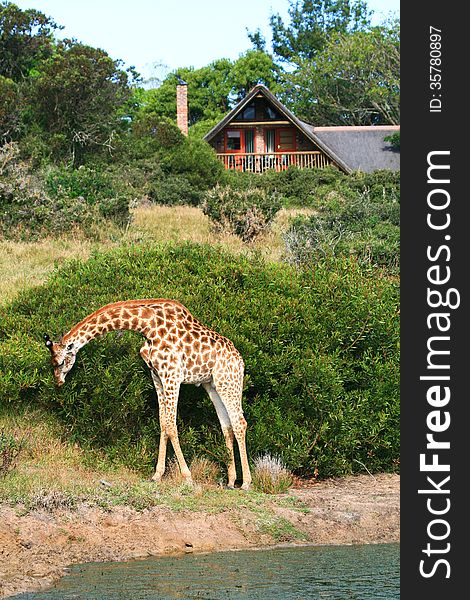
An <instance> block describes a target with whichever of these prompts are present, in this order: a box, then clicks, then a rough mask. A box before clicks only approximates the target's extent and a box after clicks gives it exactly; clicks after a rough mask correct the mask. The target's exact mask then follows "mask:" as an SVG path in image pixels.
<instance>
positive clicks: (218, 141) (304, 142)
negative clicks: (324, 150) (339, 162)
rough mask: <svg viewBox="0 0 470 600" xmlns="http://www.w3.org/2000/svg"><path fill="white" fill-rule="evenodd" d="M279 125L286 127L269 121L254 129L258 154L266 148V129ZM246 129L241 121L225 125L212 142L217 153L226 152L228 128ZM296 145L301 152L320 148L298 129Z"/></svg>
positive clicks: (246, 126)
mask: <svg viewBox="0 0 470 600" xmlns="http://www.w3.org/2000/svg"><path fill="white" fill-rule="evenodd" d="M277 127H282V128H283V129H286V125H282V126H280V125H270V124H269V122H267V123H266V125H255V126H254V127H253V129H254V130H255V152H257V153H258V154H263V153H264V152H265V151H266V150H265V134H264V131H265V129H276V128H277ZM242 128H243V129H245V128H248V125H240V123H237V122H235V121H234V122H232V123H231V124H230V125H228V126H227V127H225V129H223V130H222V131H220V132H219V133H218V134H217V135H216V136H215V137H214V138H213V139H212V140H211V142H210V144H211V146H212V147H213V148H214V150H215V151H216V152H217V154H223V153H224V152H225V131H226V130H227V129H242ZM296 146H297V151H299V152H309V151H311V150H318V148H317V147H316V146H315V145H314V144H313V142H311V141H310V140H309V139H308V138H306V137H305V136H304V135H303V134H302V133H301V132H300V131H297V134H296Z"/></svg>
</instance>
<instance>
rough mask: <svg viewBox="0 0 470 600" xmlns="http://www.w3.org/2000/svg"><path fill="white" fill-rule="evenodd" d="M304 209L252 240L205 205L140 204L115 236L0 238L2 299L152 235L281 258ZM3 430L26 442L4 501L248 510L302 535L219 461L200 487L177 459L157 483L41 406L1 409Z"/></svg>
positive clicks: (31, 505)
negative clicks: (73, 438)
mask: <svg viewBox="0 0 470 600" xmlns="http://www.w3.org/2000/svg"><path fill="white" fill-rule="evenodd" d="M299 212H305V211H293V210H282V211H280V212H279V213H278V215H277V218H276V221H275V222H274V225H273V227H272V229H271V231H269V232H266V233H265V234H263V235H262V236H260V237H259V238H258V239H257V240H256V242H254V243H253V244H249V245H247V244H243V243H242V241H241V240H240V239H238V238H237V237H236V236H233V235H230V234H224V233H215V232H214V231H213V230H212V228H211V225H210V221H209V219H208V217H206V216H205V215H204V214H203V213H202V211H201V210H200V209H198V208H193V207H181V206H176V207H165V206H141V207H139V208H137V209H135V210H134V213H133V221H132V224H131V226H130V227H129V228H128V230H127V231H125V232H122V233H121V234H120V235H119V236H117V235H116V234H115V231H113V232H112V234H111V235H110V236H109V237H106V235H105V234H104V233H103V238H102V239H98V240H95V241H93V240H90V239H87V238H85V237H84V236H81V235H79V234H75V235H73V236H70V237H63V238H58V239H54V238H48V239H44V240H41V241H39V242H34V243H28V242H13V241H6V240H0V303H3V304H8V303H9V302H10V301H11V300H13V298H14V297H15V296H16V295H17V294H18V293H19V292H21V291H22V290H25V289H27V288H30V287H33V286H36V285H39V284H41V283H43V282H44V280H45V279H46V278H47V277H48V275H49V274H50V273H51V272H52V271H53V270H54V269H55V268H56V267H58V266H60V265H61V264H62V263H63V262H65V261H67V260H70V259H76V258H79V259H86V258H87V257H89V256H90V254H91V253H92V252H93V251H106V250H107V249H109V248H110V247H112V246H118V245H127V244H137V245H138V244H145V243H146V242H148V241H149V240H152V241H155V240H158V241H160V242H162V243H165V242H172V241H176V240H178V241H185V240H189V241H192V242H200V243H209V244H217V245H221V246H223V247H225V248H226V249H228V250H230V251H231V252H233V253H251V252H256V253H261V254H263V255H264V256H265V257H266V258H268V259H270V260H280V259H281V258H282V255H283V251H284V250H283V249H284V245H283V242H282V236H281V234H282V232H283V231H285V230H286V228H287V226H288V221H289V218H290V217H291V216H293V215H294V214H298V213H299ZM0 400H1V399H0ZM0 431H4V432H5V433H6V434H7V435H9V436H11V437H13V438H14V439H16V440H22V445H21V451H20V453H19V455H18V456H17V458H16V467H15V468H14V469H12V470H11V471H10V472H9V473H8V474H6V476H5V477H3V478H2V479H1V481H0V483H1V485H0V502H3V503H7V504H11V505H16V506H22V507H23V510H25V511H28V510H33V509H43V510H51V511H52V510H55V509H57V508H66V509H74V507H76V506H77V505H78V503H80V502H86V503H87V504H91V505H95V506H100V507H102V508H104V509H110V508H112V507H113V506H121V505H125V506H131V507H133V508H135V509H136V510H143V509H145V508H151V507H153V506H164V507H167V508H170V509H171V510H173V511H181V510H198V511H205V512H220V511H227V510H228V511H235V512H236V511H237V510H248V511H254V512H255V513H256V515H257V516H256V522H257V523H258V525H259V529H260V531H262V532H271V533H272V534H273V536H274V537H275V539H285V538H286V537H289V536H290V538H292V536H293V539H297V538H296V537H295V532H294V533H292V532H288V531H287V529H286V527H287V525H286V523H283V522H282V523H281V522H280V521H279V519H277V518H276V517H275V515H274V513H273V512H272V510H271V508H270V507H272V506H273V505H276V503H278V505H279V506H282V502H283V501H284V500H282V498H283V497H281V496H279V497H275V496H267V495H265V494H264V493H262V492H259V491H252V492H250V493H249V494H245V493H243V492H241V491H240V490H227V489H225V488H223V487H222V486H221V485H220V483H218V479H219V477H220V473H218V472H217V469H216V468H215V467H214V465H211V464H208V463H207V462H206V463H205V462H204V461H203V460H200V461H199V462H197V463H196V464H192V465H191V467H192V469H193V472H194V473H193V475H194V479H195V481H196V484H195V485H194V486H188V485H186V484H184V483H183V482H181V481H180V480H179V478H178V474H177V473H176V472H175V469H172V468H171V464H170V465H169V466H170V469H169V474H168V476H167V477H166V479H165V480H164V481H163V482H162V483H161V484H159V485H158V486H157V485H155V484H154V483H153V482H150V481H144V480H143V479H142V475H141V474H138V473H135V472H133V471H132V470H130V469H126V468H124V467H122V466H116V465H113V464H110V463H109V461H108V460H105V459H103V458H102V457H100V456H99V455H96V454H95V453H91V452H88V451H86V450H84V449H82V448H80V447H79V446H78V445H76V444H73V443H71V442H70V441H68V439H67V432H66V431H65V430H64V428H63V426H62V425H60V424H59V423H58V422H57V421H55V420H54V418H53V417H52V416H51V415H49V414H45V413H41V412H39V411H35V410H30V411H27V412H24V413H23V414H18V413H16V414H9V413H5V412H2V411H1V410H0ZM273 503H274V504H273Z"/></svg>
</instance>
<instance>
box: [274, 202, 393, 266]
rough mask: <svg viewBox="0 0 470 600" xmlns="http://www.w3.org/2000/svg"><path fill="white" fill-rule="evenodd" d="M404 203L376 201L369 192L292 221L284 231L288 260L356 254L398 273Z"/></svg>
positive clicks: (366, 261) (311, 259) (304, 261)
mask: <svg viewBox="0 0 470 600" xmlns="http://www.w3.org/2000/svg"><path fill="white" fill-rule="evenodd" d="M399 225H400V206H399V204H398V203H397V202H383V201H379V202H377V201H373V200H372V199H371V194H370V193H369V192H366V193H363V194H360V195H356V196H355V197H354V198H353V199H352V200H348V201H346V202H339V203H335V204H330V206H329V207H326V208H324V209H323V210H322V211H319V213H318V214H315V215H312V216H309V217H297V218H295V219H293V220H292V223H291V225H290V227H289V229H288V230H287V231H286V233H285V234H284V241H285V243H286V251H287V257H288V260H289V261H291V262H294V263H296V264H305V263H313V262H316V261H318V260H321V259H325V258H328V259H329V258H332V257H335V256H350V255H353V256H355V257H356V258H357V259H358V260H359V262H360V263H362V264H365V265H373V266H380V267H385V268H387V269H388V270H389V271H390V272H391V273H397V272H398V268H399V263H400V258H399V257H400V228H399Z"/></svg>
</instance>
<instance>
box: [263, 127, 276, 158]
mask: <svg viewBox="0 0 470 600" xmlns="http://www.w3.org/2000/svg"><path fill="white" fill-rule="evenodd" d="M265 143H266V152H268V153H269V154H271V152H275V151H276V150H275V148H276V141H275V130H274V129H266V140H265Z"/></svg>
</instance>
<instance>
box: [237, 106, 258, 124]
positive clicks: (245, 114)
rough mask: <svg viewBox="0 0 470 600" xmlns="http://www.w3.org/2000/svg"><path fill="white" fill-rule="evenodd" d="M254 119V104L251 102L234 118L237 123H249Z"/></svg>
mask: <svg viewBox="0 0 470 600" xmlns="http://www.w3.org/2000/svg"><path fill="white" fill-rule="evenodd" d="M254 118H255V103H254V102H252V103H251V104H248V106H245V108H244V109H243V110H242V111H240V112H239V113H238V115H237V116H236V120H237V121H249V120H253V119H254Z"/></svg>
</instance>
